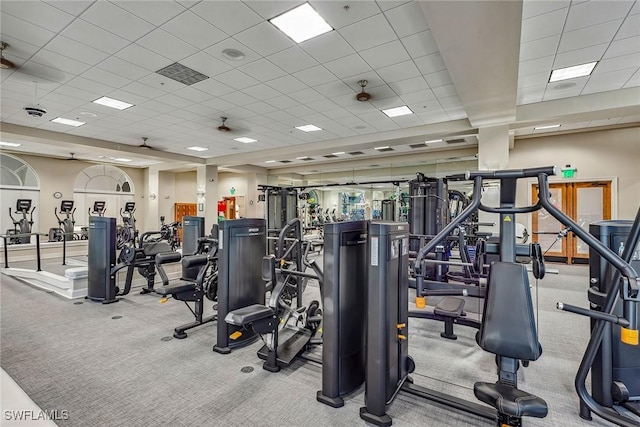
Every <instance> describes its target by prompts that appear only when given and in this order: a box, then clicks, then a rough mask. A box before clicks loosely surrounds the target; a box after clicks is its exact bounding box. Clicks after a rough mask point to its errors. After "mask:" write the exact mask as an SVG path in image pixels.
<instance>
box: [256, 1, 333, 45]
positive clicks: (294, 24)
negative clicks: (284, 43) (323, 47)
mask: <svg viewBox="0 0 640 427" xmlns="http://www.w3.org/2000/svg"><path fill="white" fill-rule="evenodd" d="M269 22H271V23H272V24H273V25H275V26H276V27H278V29H279V30H280V31H282V32H283V33H285V34H286V35H287V36H289V37H290V38H291V39H293V41H294V42H296V43H302V42H303V41H305V40H309V39H312V38H314V37H316V36H319V35H320V34H324V33H328V32H329V31H331V30H333V28H331V25H329V24H327V21H325V20H324V18H323V17H322V16H320V15H319V14H318V12H316V11H315V10H314V9H313V8H312V7H311V5H310V4H309V3H305V4H303V5H300V6H298V7H296V8H295V9H292V10H290V11H289V12H285V13H283V14H282V15H280V16H276V17H275V18H273V19H270V20H269Z"/></svg>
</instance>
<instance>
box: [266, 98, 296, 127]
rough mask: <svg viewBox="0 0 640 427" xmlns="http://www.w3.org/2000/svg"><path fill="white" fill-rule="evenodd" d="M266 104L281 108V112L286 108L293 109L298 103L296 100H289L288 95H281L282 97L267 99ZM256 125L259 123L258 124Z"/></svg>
mask: <svg viewBox="0 0 640 427" xmlns="http://www.w3.org/2000/svg"><path fill="white" fill-rule="evenodd" d="M265 102H266V103H267V104H270V105H273V106H274V107H276V108H280V109H281V110H282V109H285V108H291V107H293V106H294V105H297V104H298V101H296V100H294V99H292V98H289V97H288V96H286V95H281V96H277V97H275V98H271V99H266V100H265ZM256 123H258V122H256Z"/></svg>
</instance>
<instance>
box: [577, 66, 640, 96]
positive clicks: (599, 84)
mask: <svg viewBox="0 0 640 427" xmlns="http://www.w3.org/2000/svg"><path fill="white" fill-rule="evenodd" d="M637 70H638V67H635V68H627V69H622V70H617V71H612V72H609V73H600V74H594V75H592V76H591V78H590V79H589V81H588V82H587V84H586V85H585V86H584V89H582V92H581V93H580V95H586V94H589V93H596V92H605V91H610V90H618V89H622V86H624V84H625V83H626V82H627V81H628V80H629V79H630V78H631V76H632V75H633V74H634V73H635V72H636V71H637Z"/></svg>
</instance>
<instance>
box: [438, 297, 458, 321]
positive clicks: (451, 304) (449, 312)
mask: <svg viewBox="0 0 640 427" xmlns="http://www.w3.org/2000/svg"><path fill="white" fill-rule="evenodd" d="M463 309H464V300H463V299H461V298H455V297H444V298H442V299H441V300H440V302H438V304H436V306H435V307H434V308H433V312H434V314H437V315H439V316H446V317H460V315H462V310H463Z"/></svg>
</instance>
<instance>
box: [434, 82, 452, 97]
mask: <svg viewBox="0 0 640 427" xmlns="http://www.w3.org/2000/svg"><path fill="white" fill-rule="evenodd" d="M431 90H432V91H433V94H434V95H435V96H436V97H438V98H445V97H447V96H454V95H458V92H456V88H455V86H454V85H445V86H440V87H434V88H432V89H431Z"/></svg>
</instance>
